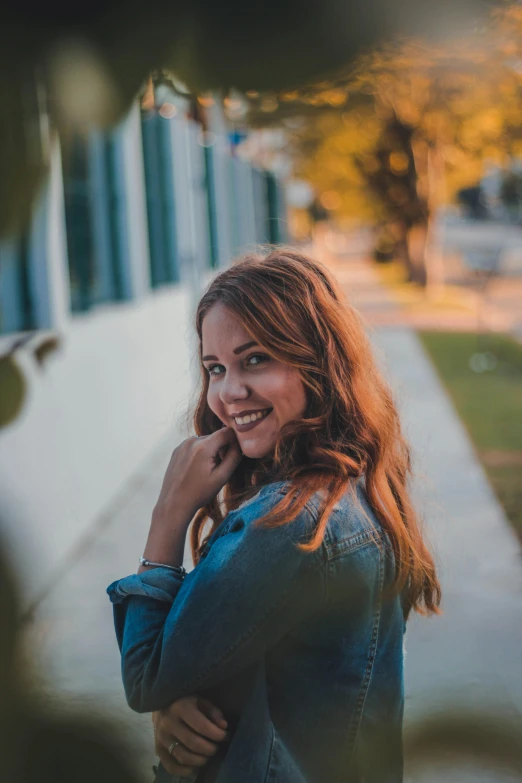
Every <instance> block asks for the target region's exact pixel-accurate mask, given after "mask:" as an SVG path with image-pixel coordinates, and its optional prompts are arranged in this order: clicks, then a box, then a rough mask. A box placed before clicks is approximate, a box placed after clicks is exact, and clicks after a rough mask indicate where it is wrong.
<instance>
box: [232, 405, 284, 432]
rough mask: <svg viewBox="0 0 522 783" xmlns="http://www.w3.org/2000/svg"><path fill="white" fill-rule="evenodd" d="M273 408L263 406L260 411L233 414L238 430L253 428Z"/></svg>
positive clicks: (244, 430) (243, 430)
mask: <svg viewBox="0 0 522 783" xmlns="http://www.w3.org/2000/svg"><path fill="white" fill-rule="evenodd" d="M273 410H274V409H273V408H265V409H264V410H261V411H253V412H252V413H247V414H246V415H245V416H234V417H233V418H234V422H235V425H236V427H237V430H238V432H246V431H247V430H251V429H253V428H254V427H255V426H256V425H257V424H259V422H260V421H263V419H266V417H267V416H268V415H269V414H270V413H272V411H273Z"/></svg>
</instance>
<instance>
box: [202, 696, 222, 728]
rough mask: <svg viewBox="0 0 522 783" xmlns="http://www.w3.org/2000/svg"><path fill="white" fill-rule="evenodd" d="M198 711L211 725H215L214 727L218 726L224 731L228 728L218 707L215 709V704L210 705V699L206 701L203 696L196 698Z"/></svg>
mask: <svg viewBox="0 0 522 783" xmlns="http://www.w3.org/2000/svg"><path fill="white" fill-rule="evenodd" d="M197 705H198V708H199V710H200V711H201V712H202V713H203V715H205V716H206V717H207V718H208V719H209V720H211V721H212V722H213V723H215V724H216V726H219V727H220V728H222V729H226V728H227V726H228V722H227V721H226V719H225V716H224V715H223V713H222V712H221V710H220V709H219V707H216V705H215V704H212V702H211V701H210V699H207V698H206V697H205V696H200V697H199V698H198V702H197Z"/></svg>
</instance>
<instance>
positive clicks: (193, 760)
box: [167, 743, 209, 767]
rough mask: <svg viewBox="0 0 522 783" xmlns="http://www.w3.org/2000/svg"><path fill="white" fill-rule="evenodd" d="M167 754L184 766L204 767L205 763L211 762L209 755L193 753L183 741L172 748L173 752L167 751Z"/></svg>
mask: <svg viewBox="0 0 522 783" xmlns="http://www.w3.org/2000/svg"><path fill="white" fill-rule="evenodd" d="M167 755H169V756H170V757H171V758H172V759H173V760H174V761H177V763H178V764H181V765H182V766H184V767H204V766H205V764H208V762H209V757H208V756H202V755H200V754H199V753H193V752H192V751H191V750H189V749H188V748H187V747H186V746H185V745H183V743H181V744H178V745H176V747H175V748H173V749H172V753H169V752H168V751H167Z"/></svg>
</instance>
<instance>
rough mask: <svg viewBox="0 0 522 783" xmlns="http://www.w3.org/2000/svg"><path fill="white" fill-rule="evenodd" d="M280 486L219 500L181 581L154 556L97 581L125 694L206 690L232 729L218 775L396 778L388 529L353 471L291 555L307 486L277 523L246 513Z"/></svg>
mask: <svg viewBox="0 0 522 783" xmlns="http://www.w3.org/2000/svg"><path fill="white" fill-rule="evenodd" d="M286 490H287V485H286V484H285V483H282V482H281V483H275V484H270V485H268V486H265V487H263V488H262V489H261V491H260V492H259V493H258V494H257V495H256V496H255V497H254V498H252V499H251V500H250V501H249V502H247V503H246V504H244V505H243V506H242V507H240V508H239V509H237V510H236V511H233V512H231V513H230V514H229V515H228V516H227V517H226V519H225V520H224V522H223V523H222V524H221V525H220V527H219V528H218V529H217V530H216V531H215V532H214V534H213V536H212V537H211V539H210V540H209V542H208V543H207V545H206V547H205V550H204V552H203V555H202V558H201V560H200V562H199V563H198V565H197V566H196V568H195V569H194V570H193V571H191V572H190V573H189V574H188V575H187V576H186V577H185V579H181V578H180V577H178V576H177V575H176V574H175V573H173V572H172V571H169V570H168V569H165V568H155V569H153V570H149V571H145V572H143V573H142V574H140V575H132V576H128V577H126V578H124V579H120V580H119V581H116V582H113V584H111V585H110V586H109V587H108V589H107V592H108V594H109V596H110V599H111V601H112V602H113V605H114V621H115V628H116V636H117V639H118V644H119V647H120V650H121V655H122V675H123V683H124V688H125V694H126V697H127V701H128V703H129V705H130V706H131V707H132V709H134V710H136V711H137V712H150V711H153V710H156V709H159V708H162V707H166V706H168V705H169V704H171V702H173V701H174V700H175V699H178V698H179V697H180V696H183V695H187V694H193V693H200V694H203V695H206V696H208V697H209V698H211V699H212V700H214V702H215V703H217V704H218V705H219V706H220V707H221V708H222V709H223V710H224V712H225V715H226V716H227V719H228V720H229V723H230V724H231V725H232V727H233V737H232V740H231V742H230V744H229V745H228V748H227V749H226V753H225V754H224V758H223V759H222V760H221V762H220V765H219V766H218V768H217V769H216V770H215V773H214V775H213V777H212V779H215V780H216V781H217V783H246V782H247V781H248V783H265V781H266V782H267V783H268V781H269V782H270V783H341V781H342V783H347V781H353V782H354V783H399V782H400V781H402V739H401V731H402V714H403V702H404V693H403V632H404V626H405V623H404V618H403V611H402V606H401V600H400V597H390V596H389V595H386V592H385V589H386V587H387V586H388V585H389V584H390V582H391V581H392V579H393V575H394V560H393V554H392V552H391V548H390V544H389V540H388V537H387V536H386V534H385V533H384V531H383V530H382V528H381V526H380V524H379V522H378V521H377V519H376V517H375V516H374V514H373V512H372V510H371V508H370V506H369V505H368V502H367V500H366V496H365V492H364V483H363V481H359V482H358V484H357V487H356V492H355V495H354V494H353V493H349V492H348V493H347V494H346V495H345V496H344V497H343V498H342V499H341V501H340V502H339V503H338V505H337V506H336V508H335V509H334V512H333V513H332V515H331V517H330V520H329V521H328V525H327V530H326V535H325V538H324V541H323V544H322V545H321V547H320V548H319V549H318V550H316V551H315V552H312V553H304V552H302V551H301V550H299V549H298V548H297V547H296V544H297V543H300V542H305V541H307V540H308V539H309V537H310V534H311V532H312V530H313V528H314V526H315V524H316V520H317V514H318V509H319V508H320V504H321V497H320V496H319V494H318V495H317V496H314V497H313V498H312V499H311V500H310V501H309V502H308V504H307V505H306V507H305V508H304V509H303V511H302V512H301V513H300V514H299V516H298V517H297V518H296V519H295V520H294V521H293V522H292V523H290V524H289V525H286V526H283V527H278V528H272V529H270V528H266V527H258V526H254V524H253V523H254V522H255V520H257V519H259V518H260V517H261V516H262V515H264V514H265V513H266V512H269V511H270V510H271V509H272V508H273V507H274V506H275V505H276V504H277V503H278V502H279V501H280V500H281V497H282V495H283V494H284V493H285V492H286ZM223 750H225V749H223ZM206 774H207V773H206V772H205V771H203V772H202V773H200V777H199V778H198V780H200V779H202V778H203V777H204V775H206ZM162 779H163V778H162Z"/></svg>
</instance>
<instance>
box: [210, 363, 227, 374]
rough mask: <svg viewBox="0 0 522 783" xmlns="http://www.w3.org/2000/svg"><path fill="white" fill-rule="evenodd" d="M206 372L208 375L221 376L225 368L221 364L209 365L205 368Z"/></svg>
mask: <svg viewBox="0 0 522 783" xmlns="http://www.w3.org/2000/svg"><path fill="white" fill-rule="evenodd" d="M207 372H208V374H209V375H223V373H224V372H225V368H224V367H223V365H222V364H211V365H210V366H209V367H207Z"/></svg>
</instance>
